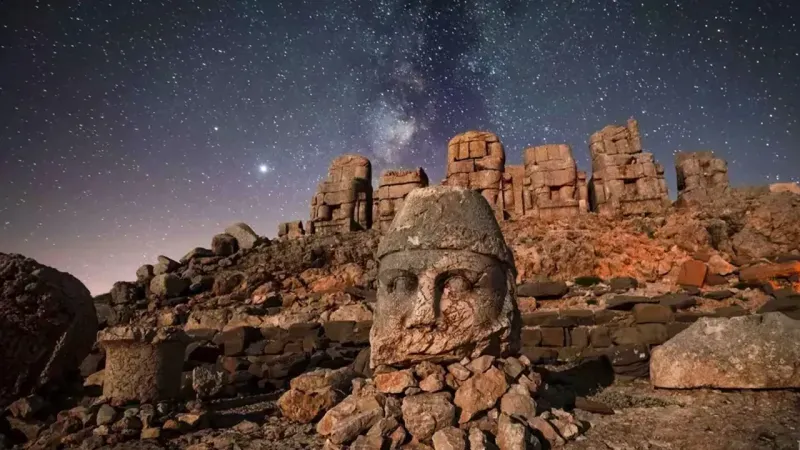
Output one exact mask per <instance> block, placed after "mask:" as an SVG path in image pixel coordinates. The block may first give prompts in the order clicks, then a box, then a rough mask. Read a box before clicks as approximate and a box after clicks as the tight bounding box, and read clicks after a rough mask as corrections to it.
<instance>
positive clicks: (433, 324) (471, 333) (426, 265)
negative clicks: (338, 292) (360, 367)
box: [371, 250, 514, 365]
mask: <svg viewBox="0 0 800 450" xmlns="http://www.w3.org/2000/svg"><path fill="white" fill-rule="evenodd" d="M513 282H514V280H513V275H512V274H511V273H510V272H509V271H508V270H507V269H506V268H505V267H504V265H503V264H502V263H501V262H500V261H498V260H496V259H494V258H492V257H489V256H486V255H480V254H477V253H472V252H469V251H459V250H410V251H405V252H398V253H393V254H390V255H387V256H386V257H384V258H383V259H382V260H381V262H380V271H379V274H378V283H379V284H378V286H379V287H378V305H377V308H378V311H377V313H376V317H377V319H378V320H377V321H376V322H375V323H374V324H373V328H372V329H373V330H374V332H373V334H372V336H371V346H372V355H374V356H373V364H374V365H380V364H389V365H409V364H413V363H415V362H419V361H423V360H434V361H447V360H454V361H457V360H460V359H462V358H463V357H465V356H477V355H480V354H485V353H488V354H500V353H503V352H504V350H505V349H504V348H503V347H507V341H508V337H509V329H510V326H511V320H510V317H509V315H508V312H509V311H507V309H508V308H507V305H510V298H509V296H510V295H511V292H510V290H513V289H514V286H513ZM504 342H505V345H504Z"/></svg>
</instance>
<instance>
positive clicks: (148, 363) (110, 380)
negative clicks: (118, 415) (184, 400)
mask: <svg viewBox="0 0 800 450" xmlns="http://www.w3.org/2000/svg"><path fill="white" fill-rule="evenodd" d="M102 346H103V347H104V348H105V351H106V369H105V380H104V382H103V397H104V398H105V399H106V400H108V401H109V402H110V403H111V404H112V405H115V406H117V405H122V404H125V403H129V402H139V403H155V402H158V401H161V400H168V399H173V398H176V397H178V396H179V395H180V391H181V373H182V371H183V359H184V351H185V349H186V342H185V341H183V340H166V341H156V342H142V341H139V340H127V339H122V340H107V341H103V342H102Z"/></svg>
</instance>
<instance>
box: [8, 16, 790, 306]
mask: <svg viewBox="0 0 800 450" xmlns="http://www.w3.org/2000/svg"><path fill="white" fill-rule="evenodd" d="M700 5H702V6H700ZM798 22H800V2H798V1H797V0H779V1H750V0H740V1H722V0H704V1H702V2H699V1H690V0H676V1H663V2H662V1H651V0H640V1H639V2H636V3H633V2H629V1H623V0H618V1H602V0H572V1H570V0H538V1H527V2H526V1H513V0H510V1H509V0H507V1H501V0H459V1H441V2H440V1H425V0H377V1H369V0H336V1H333V0H331V1H323V0H308V1H306V0H303V1H301V0H283V1H279V0H263V1H255V0H228V1H211V0H194V1H174V2H162V1H147V0H145V1H122V0H120V1H108V2H96V1H83V2H81V1H74V0H72V1H70V0H64V1H53V2H49V3H48V2H43V1H35V0H11V1H6V2H2V3H0V68H2V70H0V186H2V190H1V191H0V232H1V234H0V251H3V252H18V253H23V254H25V255H28V256H31V257H34V258H36V259H38V260H39V261H40V262H42V263H45V264H48V265H52V266H54V267H56V268H58V269H61V270H65V271H68V272H71V273H72V274H74V275H75V276H77V277H78V278H80V279H81V280H82V281H83V282H84V283H86V285H87V286H88V287H89V288H90V290H92V292H93V293H94V294H98V293H101V292H103V291H105V290H107V289H109V288H110V286H111V284H112V283H113V282H114V281H116V280H130V279H135V274H134V272H135V270H136V268H137V267H138V266H139V265H141V264H144V263H148V262H149V263H152V262H155V259H156V256H157V255H158V254H166V255H168V256H170V257H173V258H176V259H177V258H180V257H181V256H182V255H183V254H184V253H185V252H186V251H188V250H189V249H191V248H193V247H195V246H206V247H207V246H209V244H210V240H211V237H212V236H213V235H214V234H215V233H217V232H220V231H221V230H222V229H223V228H224V227H225V226H226V225H228V224H230V223H232V222H235V221H239V220H243V221H245V222H247V223H249V224H250V225H252V226H253V228H254V229H255V230H256V231H257V232H258V233H259V234H262V235H266V236H270V237H271V236H274V235H275V233H276V231H277V223H278V222H282V221H286V220H293V219H307V218H308V204H309V200H310V198H311V196H312V194H313V191H314V189H315V187H316V184H317V183H318V182H319V181H320V180H321V179H322V178H323V177H324V176H325V172H326V170H327V166H328V163H329V162H330V160H331V159H332V158H333V157H335V156H336V155H338V154H341V153H344V152H357V153H361V154H364V155H366V156H368V157H369V158H370V159H371V160H372V161H373V172H374V174H375V175H376V177H377V174H378V173H380V170H382V169H386V168H397V167H409V168H410V167H414V166H423V167H424V168H425V169H426V170H427V172H428V173H429V175H430V176H431V180H432V181H433V182H438V181H439V180H441V179H442V177H443V175H444V166H445V158H446V142H447V140H448V139H449V138H450V137H452V136H453V135H455V134H456V133H459V132H462V131H465V130H468V129H486V130H490V131H494V132H495V133H497V134H498V135H499V136H500V138H501V139H502V141H503V143H504V144H505V147H506V153H507V159H508V161H509V162H510V163H519V162H520V161H521V152H522V149H523V148H524V147H526V146H529V145H537V144H542V143H562V142H566V143H568V144H570V145H572V147H573V151H574V153H575V156H576V158H577V159H578V161H579V166H580V167H581V168H582V169H584V170H586V169H589V167H590V161H589V152H588V148H587V141H588V137H589V135H590V134H591V133H592V132H593V131H596V130H598V129H600V128H602V127H603V126H604V125H607V124H610V123H623V122H624V121H625V120H626V119H627V118H628V117H630V116H633V117H635V118H637V119H638V120H639V124H640V127H641V130H642V133H643V144H644V148H645V151H649V152H652V153H654V154H655V157H656V159H657V160H659V161H660V162H662V163H663V164H664V165H665V166H666V167H667V176H668V179H669V183H670V189H671V195H672V196H673V197H674V195H675V174H674V170H673V169H672V167H673V153H674V152H675V151H676V150H705V149H712V150H715V151H716V152H717V154H718V155H720V156H722V157H723V158H725V159H727V160H728V162H729V167H730V174H731V180H732V183H733V184H735V185H744V184H764V183H767V182H775V181H790V180H795V181H797V180H798V179H800V122H798V112H799V111H798V110H799V109H800V105H799V104H798V103H800V29H799V28H798Z"/></svg>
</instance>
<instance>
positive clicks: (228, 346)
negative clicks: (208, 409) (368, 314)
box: [190, 321, 372, 392]
mask: <svg viewBox="0 0 800 450" xmlns="http://www.w3.org/2000/svg"><path fill="white" fill-rule="evenodd" d="M371 326H372V322H352V321H337V322H326V323H324V324H319V323H296V324H293V325H292V326H290V327H289V328H288V329H284V328H278V327H263V328H260V329H259V328H253V327H238V328H233V329H230V330H227V331H225V332H222V333H220V334H219V335H218V336H217V337H215V338H214V341H215V342H217V343H219V345H220V347H221V353H222V355H221V356H220V359H219V364H220V365H221V366H222V367H223V369H224V370H226V371H227V372H229V373H230V374H231V377H232V380H237V379H238V380H241V381H242V383H243V385H242V386H239V388H240V389H239V391H240V392H241V391H242V390H247V388H248V386H249V385H252V384H253V383H254V382H255V384H258V385H259V386H261V387H264V386H267V385H271V386H273V387H280V386H283V385H284V384H285V382H286V381H287V380H288V378H291V377H294V376H297V375H299V374H300V373H303V372H306V371H308V370H312V369H314V368H316V367H342V366H345V365H348V364H354V363H355V366H357V367H354V368H355V369H357V371H359V372H360V371H363V370H366V369H365V368H366V367H367V365H368V362H369V360H368V358H362V359H361V360H360V361H359V362H356V359H358V355H359V354H360V353H362V351H364V350H365V349H366V348H367V347H368V346H369V330H370V327H371ZM190 359H191V358H190Z"/></svg>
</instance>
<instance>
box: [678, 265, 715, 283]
mask: <svg viewBox="0 0 800 450" xmlns="http://www.w3.org/2000/svg"><path fill="white" fill-rule="evenodd" d="M707 272H708V266H706V263H704V262H702V261H698V260H696V259H690V260H688V261H686V262H684V263H683V265H681V269H680V272H679V273H678V284H679V285H681V286H696V287H702V286H703V282H704V281H705V279H706V273H707Z"/></svg>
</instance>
